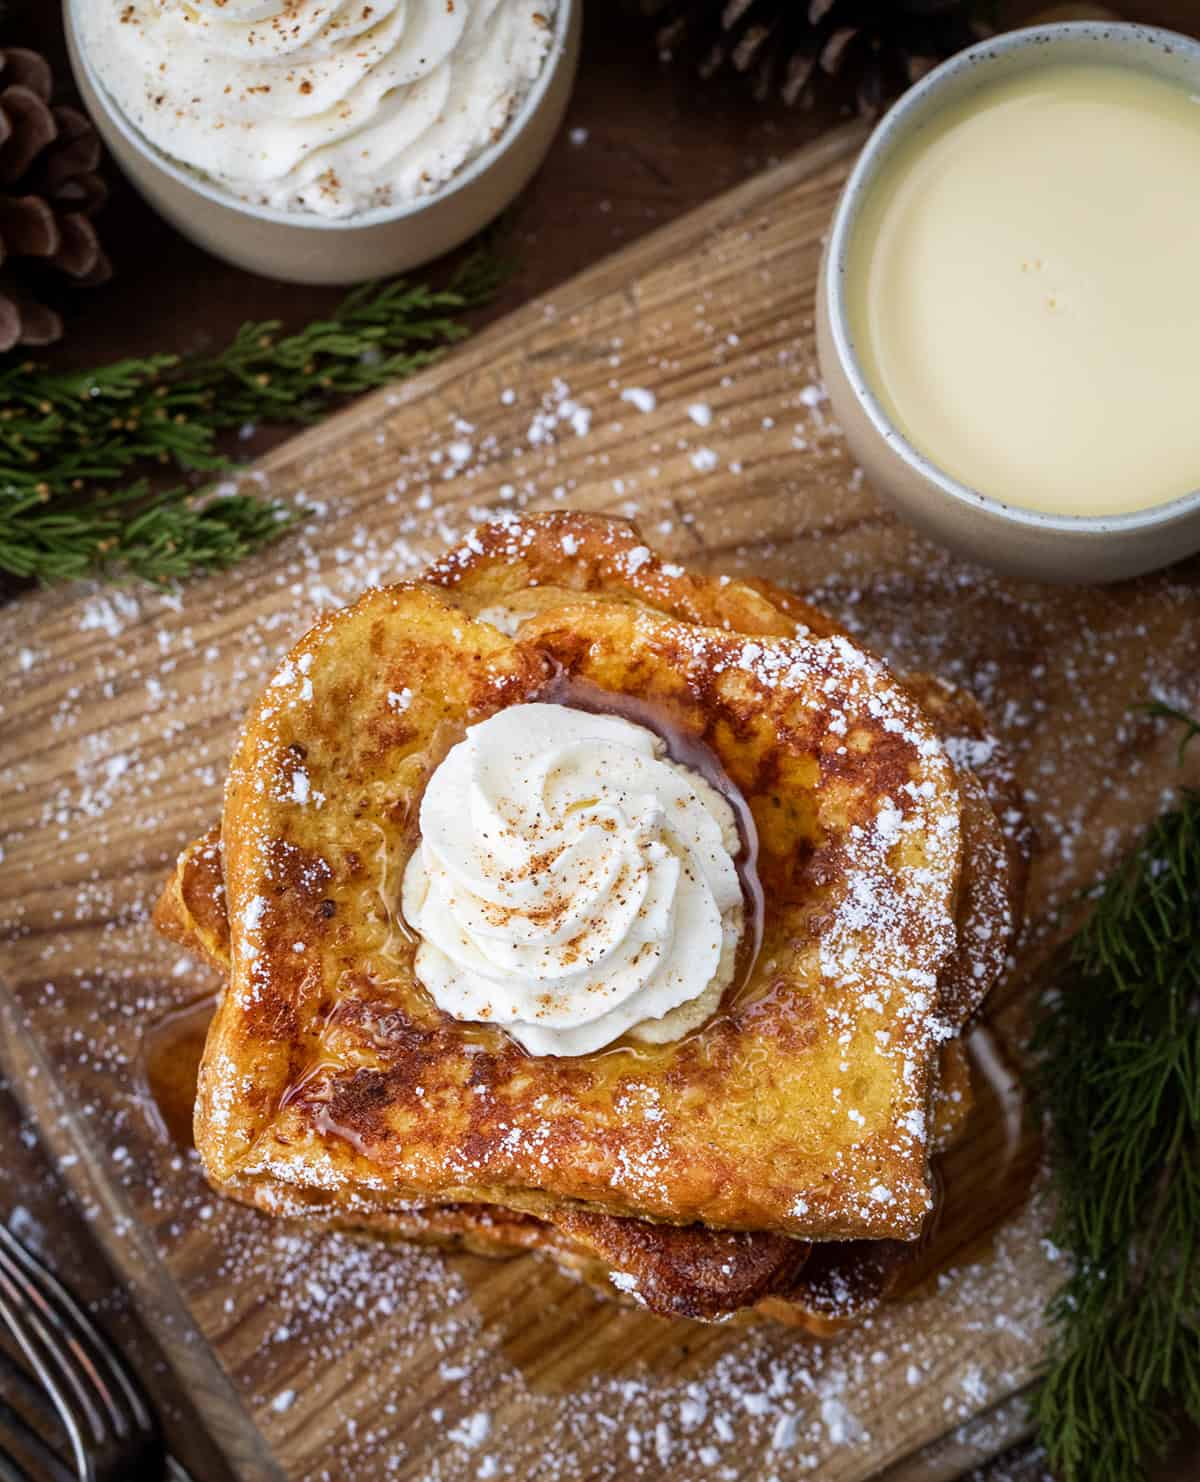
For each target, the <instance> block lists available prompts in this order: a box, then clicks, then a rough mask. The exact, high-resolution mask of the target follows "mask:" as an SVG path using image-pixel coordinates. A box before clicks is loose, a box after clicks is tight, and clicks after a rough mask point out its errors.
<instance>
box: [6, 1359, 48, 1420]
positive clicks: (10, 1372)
mask: <svg viewBox="0 0 1200 1482" xmlns="http://www.w3.org/2000/svg"><path fill="white" fill-rule="evenodd" d="M5 1388H7V1389H9V1390H10V1391H15V1392H16V1396H17V1402H18V1404H21V1405H24V1406H25V1408H26V1410H31V1411H33V1412H34V1413H35V1414H36V1416H37V1417H38V1419H39V1420H45V1421H49V1422H50V1424H51V1425H57V1424H58V1411H57V1410H56V1409H55V1408H54V1406H53V1405H52V1404H51V1403H50V1401H49V1399H48V1398H47V1396H46V1391H45V1390H44V1389H43V1388H42V1386H41V1385H40V1384H37V1383H35V1382H34V1380H32V1379H31V1378H30V1377H29V1372H28V1370H27V1369H25V1368H23V1367H22V1365H21V1364H19V1363H18V1362H17V1360H16V1359H15V1358H14V1357H13V1356H12V1354H11V1353H10V1352H9V1350H8V1348H7V1347H6V1346H4V1344H3V1343H0V1393H3V1390H4V1389H5Z"/></svg>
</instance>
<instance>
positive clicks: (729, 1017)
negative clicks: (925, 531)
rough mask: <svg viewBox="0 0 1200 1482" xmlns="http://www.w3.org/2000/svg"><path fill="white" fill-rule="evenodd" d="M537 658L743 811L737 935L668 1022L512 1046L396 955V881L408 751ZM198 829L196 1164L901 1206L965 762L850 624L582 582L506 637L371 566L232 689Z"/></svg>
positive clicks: (759, 1222) (697, 1217)
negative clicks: (207, 872) (686, 605)
mask: <svg viewBox="0 0 1200 1482" xmlns="http://www.w3.org/2000/svg"><path fill="white" fill-rule="evenodd" d="M563 674H565V675H567V676H568V677H569V678H570V679H571V680H573V681H583V682H586V683H588V684H591V685H594V686H598V687H599V688H601V689H603V690H605V691H607V692H608V693H609V694H615V695H636V696H637V697H638V698H639V700H641V701H642V702H647V701H648V702H650V703H651V704H652V705H654V706H655V707H656V708H657V709H658V710H659V712H660V713H662V714H663V715H664V716H665V717H666V718H667V723H668V724H669V726H670V727H672V728H674V729H676V730H678V731H682V732H684V733H685V734H687V735H689V736H691V737H693V738H696V739H698V740H700V741H702V742H703V743H705V744H706V745H707V746H708V747H710V748H711V750H712V752H713V753H714V754H715V756H716V758H717V761H718V763H719V765H720V766H721V767H722V768H723V770H724V771H725V773H726V774H727V775H728V776H729V777H730V778H732V780H733V781H734V783H735V784H736V785H737V787H738V788H739V789H740V791H741V793H742V795H743V796H744V798H745V800H746V803H747V804H748V806H749V808H750V810H751V812H752V814H753V817H754V821H755V823H756V825H757V831H758V871H759V875H760V877H761V879H762V882H763V886H764V889H765V894H766V900H767V910H766V912H765V916H764V920H763V926H762V943H761V949H760V951H759V953H758V955H757V959H756V961H755V962H754V964H753V966H752V967H751V969H750V971H749V975H748V978H747V980H746V981H745V982H744V983H742V984H741V985H739V990H738V994H737V997H736V998H735V1000H734V1001H733V1002H732V1003H730V1004H729V1005H728V1007H727V1008H726V1009H725V1010H723V1012H722V1013H721V1014H720V1015H719V1016H718V1017H717V1018H716V1019H715V1020H713V1021H711V1022H710V1023H708V1024H706V1025H705V1026H704V1027H703V1028H702V1029H701V1030H699V1031H698V1032H697V1033H696V1034H694V1035H690V1036H687V1037H685V1038H684V1039H683V1040H680V1041H675V1042H672V1043H668V1044H665V1045H655V1046H638V1047H636V1048H634V1047H629V1048H624V1047H614V1048H610V1049H608V1050H606V1051H605V1052H603V1053H597V1054H591V1055H580V1056H571V1057H549V1056H529V1055H527V1054H525V1053H524V1052H523V1051H522V1050H520V1049H519V1047H517V1046H516V1045H514V1044H513V1042H512V1041H511V1040H509V1039H508V1038H507V1037H506V1036H504V1035H503V1034H501V1033H499V1032H497V1031H495V1030H493V1029H490V1028H489V1027H487V1026H481V1025H467V1024H462V1023H459V1022H458V1021H454V1020H451V1019H449V1018H448V1017H447V1016H445V1015H443V1014H441V1013H440V1012H439V1011H438V1010H436V1009H435V1008H434V1007H433V1005H432V1003H431V1002H430V1000H429V999H428V996H427V995H426V994H425V992H424V990H423V989H422V988H421V987H420V985H419V984H418V983H417V982H416V979H415V975H414V970H413V959H414V944H413V941H412V939H411V937H410V936H409V934H408V933H407V932H406V930H405V929H404V927H403V923H402V922H400V921H399V919H398V914H397V910H396V901H395V894H396V880H397V871H398V867H399V864H400V862H401V861H402V860H403V859H404V858H405V857H406V855H407V854H408V853H409V852H410V850H411V848H412V845H413V843H414V841H415V833H414V825H415V817H416V811H417V805H418V803H419V799H420V795H421V791H422V788H423V785H424V781H425V779H426V778H427V777H428V775H429V774H430V771H431V770H432V768H433V767H434V766H436V765H437V764H438V763H439V762H440V761H441V759H442V757H443V756H444V755H445V752H446V750H447V749H448V747H449V745H450V744H452V743H453V741H455V740H457V739H458V738H459V737H460V736H461V734H462V733H463V730H464V729H465V727H466V725H468V724H469V723H470V722H471V721H472V720H475V719H482V718H483V717H484V716H486V715H488V714H491V713H493V712H494V711H496V710H498V709H500V708H502V707H504V706H507V705H511V704H515V703H518V702H521V701H528V700H532V699H535V698H537V697H539V696H540V695H542V694H543V693H544V692H545V690H546V686H547V684H548V683H549V681H550V679H551V678H552V677H558V676H561V675H563ZM406 693H407V694H408V695H409V696H410V697H411V698H410V699H409V700H408V702H407V703H406V704H405V705H404V706H403V708H402V709H398V708H397V706H396V704H395V702H394V701H393V700H392V699H390V696H392V695H403V694H406ZM221 836H222V847H223V869H224V883H225V890H226V892H227V897H228V910H229V919H230V926H231V964H232V966H231V975H230V985H229V990H228V992H227V993H226V995H225V997H224V999H223V1001H222V1004H221V1007H220V1009H219V1011H218V1014H217V1018H216V1020H215V1023H214V1026H213V1030H212V1032H211V1034H210V1036H209V1041H208V1048H207V1051H206V1055H205V1059H204V1064H203V1066H202V1068H201V1077H200V1088H199V1103H198V1115H197V1123H196V1132H197V1147H198V1149H199V1151H200V1153H201V1156H202V1158H203V1159H204V1161H205V1164H206V1167H207V1169H208V1172H209V1174H210V1177H212V1178H213V1179H214V1181H215V1182H216V1183H217V1185H218V1187H223V1188H226V1189H227V1190H228V1191H230V1192H234V1191H237V1190H244V1189H245V1188H246V1187H247V1186H248V1185H250V1184H253V1183H255V1182H257V1181H260V1180H264V1179H265V1180H268V1181H282V1182H285V1183H301V1184H302V1183H306V1182H309V1181H315V1182H318V1183H320V1184H330V1183H332V1184H334V1185H340V1186H342V1187H355V1186H357V1185H360V1184H361V1185H363V1186H364V1187H366V1188H369V1189H371V1190H372V1192H373V1195H374V1197H375V1199H376V1200H377V1202H378V1206H379V1207H380V1208H385V1207H386V1205H387V1203H388V1201H389V1200H392V1199H401V1200H413V1199H421V1200H427V1201H433V1202H449V1201H458V1200H469V1201H482V1202H487V1203H497V1204H504V1205H507V1206H509V1207H512V1208H516V1209H522V1210H525V1211H527V1212H529V1213H534V1214H536V1213H539V1212H540V1211H542V1210H545V1209H547V1208H550V1207H551V1206H553V1205H555V1204H558V1203H560V1202H562V1201H571V1202H574V1203H576V1204H578V1205H579V1206H581V1207H587V1208H592V1209H596V1210H600V1211H603V1212H607V1213H610V1214H623V1215H640V1216H645V1217H648V1218H651V1219H660V1220H666V1221H671V1222H674V1223H680V1224H689V1223H692V1222H693V1221H701V1222H703V1223H705V1224H708V1225H712V1226H716V1227H724V1228H729V1229H766V1230H773V1231H777V1232H779V1233H782V1234H789V1235H795V1236H811V1235H816V1236H819V1237H820V1238H842V1239H854V1238H872V1237H875V1236H881V1235H893V1236H900V1237H901V1238H914V1237H915V1236H916V1235H917V1234H919V1232H920V1228H921V1225H922V1223H923V1221H924V1219H925V1216H926V1214H927V1213H928V1211H929V1208H930V1202H931V1201H930V1190H929V1184H928V1175H927V1159H928V1138H927V1117H926V1112H927V1110H928V1105H929V1098H930V1094H931V1087H932V1067H933V1065H934V1063H935V1059H936V1050H937V1044H938V1041H939V1039H940V1038H941V1037H943V1036H944V1034H945V1032H946V1026H945V1023H944V1020H943V1019H942V1018H941V1017H940V1012H939V1010H940V1005H939V1001H938V995H937V983H938V977H939V974H940V972H941V969H942V966H943V964H944V963H945V961H946V960H947V959H948V957H949V956H950V955H951V954H952V952H953V950H954V946H955V932H954V924H953V911H954V906H955V898H956V891H957V885H958V877H959V873H960V868H961V865H960V802H959V793H958V787H957V784H956V781H955V776H954V772H953V769H952V767H951V766H950V763H949V762H948V760H947V758H946V755H945V753H944V751H943V750H942V748H941V746H940V745H939V744H938V741H937V738H936V735H935V733H934V731H933V729H932V727H931V725H930V723H929V722H928V721H927V720H926V719H925V717H924V714H923V713H922V712H921V710H920V709H919V707H918V706H917V705H916V703H915V702H914V701H913V700H912V698H911V697H910V696H909V695H908V694H907V692H906V691H904V690H903V689H901V688H900V687H899V686H898V685H896V684H894V683H893V682H892V681H891V680H890V678H889V677H888V675H887V673H886V671H885V670H884V669H883V668H882V667H881V666H880V665H879V664H877V663H876V662H875V661H874V660H872V659H871V658H869V656H867V655H865V654H864V653H863V652H862V651H861V650H858V649H856V648H855V647H854V646H853V645H851V644H850V643H849V642H848V641H847V640H845V639H843V638H840V637H834V638H830V639H820V640H816V641H810V640H797V639H788V638H777V639H771V640H760V639H750V640H748V639H746V638H744V637H743V636H741V635H738V634H733V633H727V632H725V631H723V630H720V629H716V628H701V627H698V626H695V625H693V624H686V623H682V622H679V621H677V620H674V619H671V618H667V617H664V616H662V615H660V614H659V613H656V612H652V611H650V610H647V609H642V608H629V609H628V610H625V609H623V608H621V607H618V606H617V605H616V604H597V603H593V604H587V605H583V606H574V607H570V608H557V609H553V610H551V611H547V612H546V613H544V614H543V615H542V616H541V617H540V618H537V619H535V620H531V621H530V622H528V623H526V624H525V625H524V627H523V628H522V630H521V633H520V635H518V637H516V638H513V639H510V638H507V637H506V636H505V635H503V634H502V633H500V632H499V631H498V630H497V629H496V628H494V627H492V626H491V625H490V624H487V623H484V622H478V621H475V620H472V619H470V618H469V617H467V616H466V615H465V614H463V613H462V612H461V611H460V610H459V609H457V608H455V607H453V606H450V605H449V604H447V603H446V602H445V600H444V599H443V598H442V597H440V596H439V595H438V594H437V592H436V591H435V590H433V589H430V588H427V587H422V586H419V585H415V584H414V585H403V586H398V587H392V588H388V589H386V590H381V591H376V592H370V593H368V594H367V595H366V596H365V597H364V598H362V599H361V600H360V602H359V603H357V604H356V605H355V606H354V607H352V608H350V609H348V610H346V611H344V612H341V613H336V614H333V615H331V616H326V617H324V618H321V619H319V620H318V622H317V624H316V625H315V626H314V627H313V629H312V630H311V631H310V632H309V634H308V635H306V637H305V638H304V639H303V640H301V642H300V644H298V645H297V647H296V648H295V649H293V650H292V652H291V653H290V654H289V655H288V657H287V658H286V659H285V660H284V662H283V664H282V665H281V666H280V667H279V669H278V670H277V671H276V673H275V675H274V677H273V678H272V680H271V682H270V684H269V685H268V687H267V689H266V691H265V693H264V695H263V696H262V698H261V699H260V700H259V702H258V704H257V705H256V706H255V707H254V709H253V710H252V712H251V715H250V718H249V720H248V722H247V725H246V728H245V730H244V732H243V735H242V739H241V743H240V745H239V747H238V750H237V752H236V754H235V757H234V760H233V765H232V767H231V771H230V777H229V784H228V787H227V792H226V802H225V810H224V816H223V819H222V830H221Z"/></svg>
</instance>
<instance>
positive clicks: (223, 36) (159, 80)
mask: <svg viewBox="0 0 1200 1482" xmlns="http://www.w3.org/2000/svg"><path fill="white" fill-rule="evenodd" d="M556 5H557V0H453V3H448V0H371V3H370V4H365V3H363V0H87V3H86V4H83V5H80V6H79V7H78V21H79V27H80V36H81V41H82V44H83V47H84V50H85V51H86V53H87V56H88V58H89V60H90V61H91V63H92V65H93V66H94V67H95V69H96V72H97V74H98V75H99V77H100V80H101V82H102V83H103V85H104V87H105V88H106V89H107V91H108V93H109V95H110V96H111V98H112V99H113V101H114V102H115V103H116V104H117V106H118V107H119V108H120V109H121V111H122V112H123V113H124V114H125V116H126V117H127V118H128V119H129V120H130V122H132V123H133V124H134V125H135V126H136V127H137V128H139V129H140V130H141V131H142V133H143V134H144V135H145V136H146V138H147V139H149V141H150V142H151V143H152V144H153V145H155V147H156V148H158V149H160V150H162V152H163V153H164V154H166V155H168V156H169V157H170V158H172V159H174V160H176V161H178V162H179V163H181V164H184V165H187V166H189V167H191V168H192V169H194V170H196V171H198V172H200V173H201V174H203V175H204V176H206V177H208V178H209V179H210V180H212V181H213V182H214V183H216V184H217V185H220V186H222V187H224V188H225V189H226V190H228V191H229V192H230V193H231V194H233V195H235V196H237V197H239V198H240V199H242V200H245V201H247V202H250V203H252V204H255V205H265V206H272V207H275V208H276V209H279V210H284V211H296V212H311V213H316V214H318V215H321V216H349V215H352V214H354V213H356V212H360V211H367V210H371V209H372V208H374V207H380V206H391V205H401V204H403V203H405V202H407V201H411V200H413V199H415V198H417V197H419V196H421V195H425V194H428V193H429V192H430V191H433V190H436V189H437V188H438V186H440V185H442V184H443V183H444V182H445V181H447V180H448V179H450V177H451V176H452V175H454V174H455V173H456V172H457V171H458V170H460V169H462V167H463V166H464V165H466V164H467V163H469V162H470V161H471V160H472V159H474V158H475V157H476V156H477V155H479V154H480V153H481V152H482V151H483V150H484V149H486V148H487V147H488V146H489V145H490V144H491V143H493V142H494V140H496V139H497V138H498V137H499V135H500V133H501V131H502V130H503V129H504V127H505V125H506V124H507V123H508V120H509V118H510V117H511V116H512V114H513V112H514V110H515V109H516V106H517V104H518V103H519V101H520V100H521V98H522V97H523V96H524V94H525V93H526V92H527V91H528V89H529V86H530V83H531V82H532V81H533V79H534V78H536V77H537V75H538V73H539V72H540V71H541V69H542V66H543V64H544V62H545V60H546V55H547V53H548V51H549V48H550V42H551V39H552V25H551V17H552V16H553V14H554V11H555V9H556Z"/></svg>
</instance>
